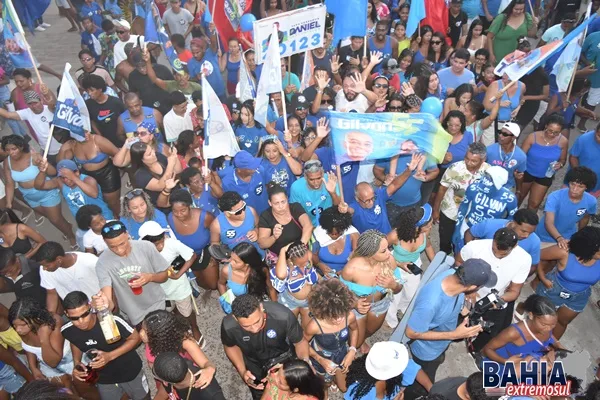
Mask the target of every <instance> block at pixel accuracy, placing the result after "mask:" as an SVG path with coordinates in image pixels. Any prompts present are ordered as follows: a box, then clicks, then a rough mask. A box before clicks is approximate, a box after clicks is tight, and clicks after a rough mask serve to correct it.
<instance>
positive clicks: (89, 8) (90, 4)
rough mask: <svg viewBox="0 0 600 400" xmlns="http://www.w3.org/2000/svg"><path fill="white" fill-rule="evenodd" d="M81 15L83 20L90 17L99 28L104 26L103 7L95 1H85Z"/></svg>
mask: <svg viewBox="0 0 600 400" xmlns="http://www.w3.org/2000/svg"><path fill="white" fill-rule="evenodd" d="M79 13H80V15H81V18H84V17H90V18H91V19H92V21H93V22H94V25H96V26H97V27H100V25H102V19H103V18H102V7H100V5H99V4H98V3H96V2H95V1H94V0H85V4H84V5H82V6H81V10H80V12H79Z"/></svg>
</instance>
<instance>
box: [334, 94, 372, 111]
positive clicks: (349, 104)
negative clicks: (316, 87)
mask: <svg viewBox="0 0 600 400" xmlns="http://www.w3.org/2000/svg"><path fill="white" fill-rule="evenodd" d="M367 108H369V100H367V98H366V97H365V96H364V95H363V94H361V93H359V94H357V95H356V97H355V98H354V100H352V101H348V99H346V95H345V94H344V91H343V90H340V91H339V92H338V93H337V94H336V95H335V110H336V111H340V112H350V111H353V110H354V111H356V112H358V113H364V112H365V111H367Z"/></svg>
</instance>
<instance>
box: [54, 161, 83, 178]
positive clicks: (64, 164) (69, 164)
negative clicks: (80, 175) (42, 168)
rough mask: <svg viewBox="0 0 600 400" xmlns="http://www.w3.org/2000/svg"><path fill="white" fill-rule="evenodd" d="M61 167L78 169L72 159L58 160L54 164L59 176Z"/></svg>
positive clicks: (72, 169)
mask: <svg viewBox="0 0 600 400" xmlns="http://www.w3.org/2000/svg"><path fill="white" fill-rule="evenodd" d="M61 169H70V170H71V171H73V172H75V171H78V170H79V168H77V164H75V161H73V160H60V161H59V162H58V164H56V170H57V171H58V176H61V174H60V170H61Z"/></svg>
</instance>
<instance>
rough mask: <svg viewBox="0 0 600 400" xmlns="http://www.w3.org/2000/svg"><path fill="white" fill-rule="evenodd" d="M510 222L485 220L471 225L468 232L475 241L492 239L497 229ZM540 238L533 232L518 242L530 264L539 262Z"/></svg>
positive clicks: (506, 220)
mask: <svg viewBox="0 0 600 400" xmlns="http://www.w3.org/2000/svg"><path fill="white" fill-rule="evenodd" d="M509 222H510V221H509V220H508V219H486V220H485V221H481V222H480V223H478V224H475V225H473V226H472V227H471V228H469V230H470V231H471V234H472V235H473V237H476V238H477V239H493V238H494V234H495V233H496V231H497V230H498V229H501V228H504V227H505V226H506V225H507V224H508V223H509ZM540 243H541V241H540V238H539V237H538V235H536V234H535V232H533V233H532V234H531V235H529V236H528V237H527V238H525V239H522V240H519V246H521V248H522V249H523V250H525V251H526V252H527V253H529V255H530V256H531V264H533V265H535V264H538V263H539V262H540Z"/></svg>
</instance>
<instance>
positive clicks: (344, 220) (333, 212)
mask: <svg viewBox="0 0 600 400" xmlns="http://www.w3.org/2000/svg"><path fill="white" fill-rule="evenodd" d="M319 224H320V225H321V227H322V228H323V229H325V231H326V232H327V233H328V234H332V233H333V230H334V229H335V230H336V231H338V233H344V232H346V231H347V230H348V228H350V226H352V215H351V214H350V213H344V214H342V213H341V212H340V211H339V210H338V208H337V207H335V206H334V207H329V208H326V209H325V210H323V212H322V213H321V215H319Z"/></svg>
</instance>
